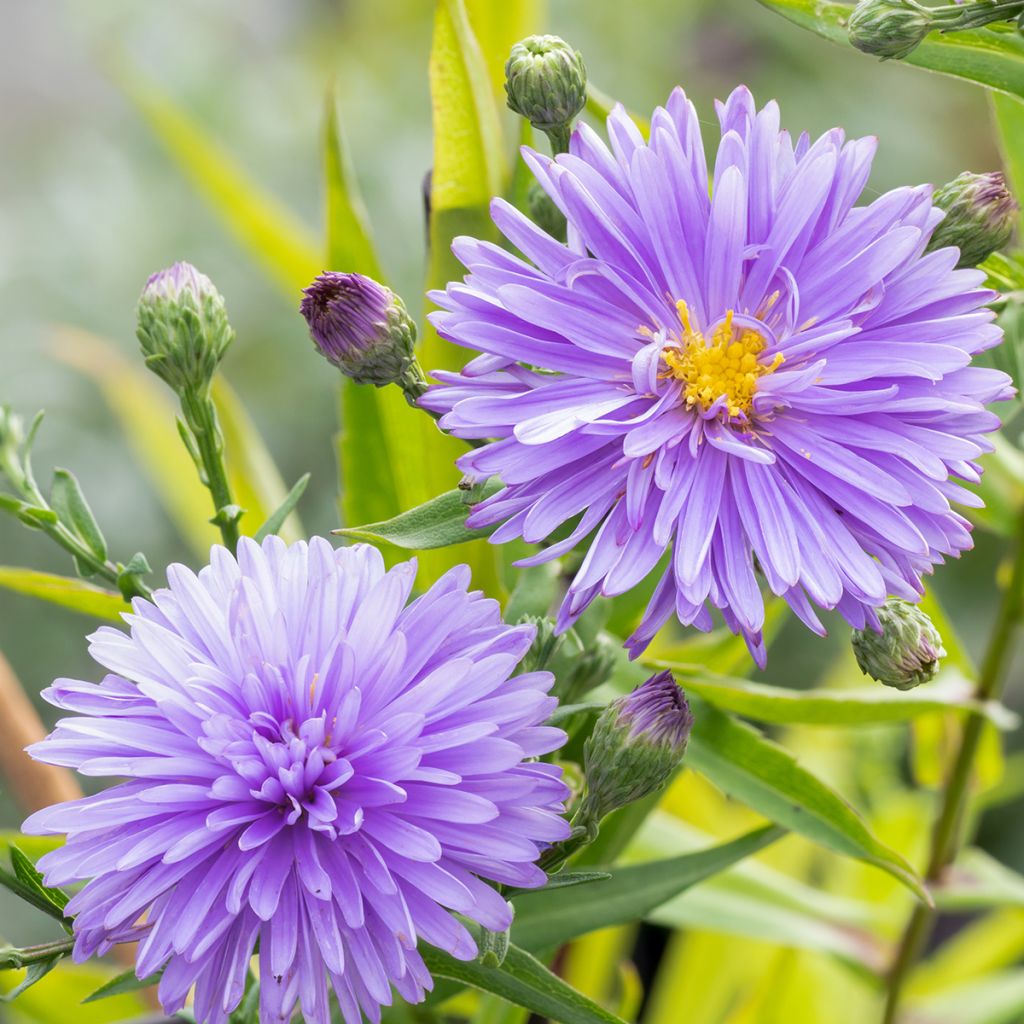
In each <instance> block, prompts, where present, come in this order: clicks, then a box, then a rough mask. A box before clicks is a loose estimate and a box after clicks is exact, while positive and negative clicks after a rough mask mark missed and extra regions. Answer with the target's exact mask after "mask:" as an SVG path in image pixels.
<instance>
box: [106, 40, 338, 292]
mask: <svg viewBox="0 0 1024 1024" xmlns="http://www.w3.org/2000/svg"><path fill="white" fill-rule="evenodd" d="M111 73H112V75H113V78H114V80H115V82H116V83H117V85H118V86H119V87H120V88H121V90H122V92H124V94H125V95H126V96H127V97H128V99H130V100H131V101H132V103H134V104H135V106H136V107H137V108H138V110H139V113H140V114H142V116H143V118H144V119H145V121H146V123H147V125H148V126H149V128H150V130H151V131H152V132H153V134H154V135H155V136H156V137H157V139H159V140H160V142H161V143H162V144H163V146H164V148H165V149H166V150H167V152H168V154H169V156H170V157H171V159H172V160H174V162H175V163H176V164H177V165H178V167H179V169H180V170H181V171H182V173H183V174H184V175H185V177H186V178H187V179H188V180H189V181H190V182H191V184H192V186H193V187H194V188H195V190H196V191H197V192H198V193H199V194H200V195H201V196H202V197H203V198H204V199H205V200H206V201H207V202H208V203H209V205H210V207H211V208H212V209H213V211H214V212H215V213H216V214H217V216H218V217H219V218H220V219H221V221H222V222H223V224H224V225H225V227H227V229H228V230H229V231H230V232H231V233H232V234H233V235H234V236H235V237H236V238H237V239H238V240H239V241H240V242H241V243H242V246H243V248H244V249H245V251H246V252H247V253H248V254H250V255H251V256H252V257H253V258H254V259H256V260H257V261H258V262H259V263H260V264H261V265H262V267H263V268H264V270H266V272H267V273H268V274H269V275H270V277H271V278H272V279H273V280H274V281H276V282H277V283H278V284H279V285H280V286H281V288H282V289H283V290H284V292H285V293H286V294H287V295H289V296H290V297H295V296H296V295H297V293H298V291H299V289H300V288H302V287H304V286H305V285H307V284H308V283H309V282H310V280H311V279H312V278H313V277H314V276H315V275H316V274H318V273H319V272H320V271H321V270H322V269H323V266H322V263H323V250H322V247H321V245H320V243H319V242H318V241H317V239H316V237H315V235H314V234H313V233H312V232H311V231H310V229H309V228H308V227H307V226H306V225H305V224H303V223H302V222H301V221H300V220H299V219H298V218H297V217H296V215H295V214H294V213H293V212H292V211H291V210H290V209H288V208H287V207H286V206H285V205H284V204H283V203H282V202H281V201H280V200H278V199H276V198H275V197H274V196H272V195H270V194H269V193H268V192H267V191H266V190H265V189H264V188H263V187H262V186H261V185H259V184H258V183H257V182H256V181H254V180H253V178H252V177H251V176H250V175H249V174H248V172H247V171H246V170H245V169H244V168H243V167H242V166H241V165H240V164H239V163H238V162H237V161H236V160H235V158H234V157H232V156H231V155H230V154H229V153H228V152H227V150H225V149H224V147H223V146H221V144H220V143H219V142H218V141H217V140H216V139H214V137H213V136H212V134H211V133H210V132H208V131H207V130H206V129H205V128H204V127H203V126H202V125H201V124H200V123H199V122H198V121H196V120H195V118H193V117H192V116H191V115H190V114H189V113H187V112H186V111H184V110H182V108H181V107H179V106H178V104H177V103H176V102H175V101H174V100H173V99H172V98H171V97H170V96H168V95H167V94H166V93H165V92H164V91H163V90H162V89H161V88H160V87H159V86H158V85H157V84H156V83H155V82H154V81H152V79H150V78H148V77H147V76H146V75H145V74H144V73H143V72H142V71H141V69H139V68H138V67H136V66H135V65H133V64H132V63H131V62H130V60H129V59H128V58H127V56H125V55H123V54H122V55H121V56H120V57H119V58H118V59H116V60H114V61H112V62H111Z"/></svg>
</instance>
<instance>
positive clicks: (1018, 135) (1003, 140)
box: [991, 93, 1024, 203]
mask: <svg viewBox="0 0 1024 1024" xmlns="http://www.w3.org/2000/svg"><path fill="white" fill-rule="evenodd" d="M991 99H992V112H993V114H994V115H995V120H996V127H997V128H998V129H999V143H1000V148H1001V149H1002V151H1003V160H1004V161H1005V163H1006V170H1007V172H1008V174H1009V178H1010V184H1011V185H1012V186H1013V191H1014V193H1015V194H1016V196H1017V202H1018V203H1020V202H1024V102H1022V101H1021V99H1019V98H1017V97H1014V96H1004V95H1001V94H1000V93H992V96H991Z"/></svg>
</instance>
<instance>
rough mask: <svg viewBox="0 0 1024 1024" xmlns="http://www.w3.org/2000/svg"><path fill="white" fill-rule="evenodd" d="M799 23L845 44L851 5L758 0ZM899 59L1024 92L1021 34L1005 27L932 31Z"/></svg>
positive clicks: (1011, 92) (1022, 94) (826, 1)
mask: <svg viewBox="0 0 1024 1024" xmlns="http://www.w3.org/2000/svg"><path fill="white" fill-rule="evenodd" d="M760 3H761V4H763V5H764V6H765V7H767V8H769V9H770V10H773V11H777V12H778V13H779V14H781V15H782V16H783V17H785V18H788V19H789V20H790V21H792V22H793V23H794V24H797V25H799V26H800V27H801V28H806V29H810V30H811V31H812V32H816V33H817V34H818V35H820V36H824V38H826V39H830V40H832V42H834V43H840V44H841V45H843V46H849V45H850V41H849V37H848V35H847V30H846V21H847V19H848V18H849V16H850V13H851V11H852V10H853V6H852V5H851V4H840V3H832V2H829V0H760ZM903 63H905V64H913V65H915V66H916V67H920V68H925V69H926V70H928V71H937V72H939V73H940V74H943V75H951V76H952V77H954V78H965V79H967V80H968V81H969V82H975V83H977V84H978V85H984V86H988V88H990V89H994V90H996V91H997V92H1002V93H1006V94H1008V95H1010V96H1019V97H1024V36H1022V35H1021V34H1020V33H1019V32H1017V31H1016V30H1015V29H1012V28H1010V26H1006V29H1005V30H1000V29H997V28H979V29H972V30H971V31H969V32H950V33H949V34H948V35H942V34H941V33H939V32H932V33H931V34H930V35H929V36H928V37H927V38H926V39H925V40H924V42H923V43H921V45H920V46H918V47H917V49H916V50H914V51H913V53H911V54H910V56H909V57H907V58H906V59H905V60H904V61H903Z"/></svg>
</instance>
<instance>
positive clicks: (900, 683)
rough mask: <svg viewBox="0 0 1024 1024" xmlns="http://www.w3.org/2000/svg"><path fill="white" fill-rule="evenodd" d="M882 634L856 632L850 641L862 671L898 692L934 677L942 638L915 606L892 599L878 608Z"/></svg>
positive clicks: (863, 630) (863, 631)
mask: <svg viewBox="0 0 1024 1024" xmlns="http://www.w3.org/2000/svg"><path fill="white" fill-rule="evenodd" d="M878 621H879V623H880V625H881V627H882V629H881V632H876V631H875V630H873V629H855V630H854V631H853V637H852V639H851V642H852V644H853V653H854V654H855V655H856V656H857V664H858V665H860V669H861V671H862V672H863V673H864V674H865V675H868V676H871V678H872V679H876V680H877V681H878V682H880V683H884V684H885V685H886V686H892V687H894V688H895V689H897V690H912V689H913V688H914V687H915V686H920V685H921V683H927V682H928V680H929V679H932V678H934V676H935V673H936V672H938V670H939V666H940V661H939V659H940V658H943V657H945V654H946V650H945V648H944V647H943V646H942V637H941V636H940V635H939V631H938V630H937V629H936V628H935V626H934V625H932V620H931V619H929V618H928V616H927V615H926V614H925V613H924V612H923V611H921V609H920V608H918V607H917V605H913V604H910V603H909V602H907V601H900V600H898V599H896V598H893V599H891V600H889V601H886V603H885V604H884V605H882V607H881V608H879V609H878Z"/></svg>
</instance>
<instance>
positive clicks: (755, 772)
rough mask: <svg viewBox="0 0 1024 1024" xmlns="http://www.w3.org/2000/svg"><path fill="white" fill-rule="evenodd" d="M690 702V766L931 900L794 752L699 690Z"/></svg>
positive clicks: (903, 863) (771, 815)
mask: <svg viewBox="0 0 1024 1024" xmlns="http://www.w3.org/2000/svg"><path fill="white" fill-rule="evenodd" d="M690 705H691V708H692V709H693V714H694V727H693V732H692V733H691V734H690V743H689V746H688V748H687V753H686V763H687V765H688V766H689V767H691V768H693V769H695V770H696V771H699V772H700V773H701V774H702V775H705V776H707V778H708V779H710V780H711V781H712V782H713V783H714V784H715V785H716V786H718V788H719V789H721V790H722V791H723V792H724V793H726V794H727V795H728V796H731V797H734V798H735V799H737V800H741V801H742V802H743V803H745V804H747V806H749V807H751V808H753V809H754V810H755V811H758V812H759V813H761V814H763V815H765V817H767V818H771V819H772V820H773V821H775V822H777V823H778V824H780V825H782V826H784V827H786V828H789V829H791V830H792V831H794V832H800V833H801V834H802V835H805V836H807V837H808V838H810V839H813V840H814V841H815V842H818V843H821V844H822V845H823V846H826V847H828V848H829V849H831V850H835V851H836V852H837V853H842V854H845V855H847V856H849V857H856V858H858V859H860V860H864V861H867V862H868V863H869V864H874V865H875V866H876V867H879V868H882V870H884V871H888V872H889V874H891V875H893V876H894V877H895V878H897V879H899V880H900V881H901V882H903V884H904V885H906V886H907V887H908V888H909V889H910V890H911V891H912V892H914V893H915V894H916V895H917V896H918V897H919V898H921V899H922V900H925V901H928V902H930V900H931V898H930V896H929V895H928V891H927V890H926V889H925V887H924V883H923V882H922V881H921V879H920V878H919V877H918V875H917V874H916V873H915V871H914V869H913V868H912V867H911V866H910V865H909V864H908V863H907V862H906V861H905V860H904V859H903V857H901V856H900V855H899V854H898V853H897V852H896V851H895V850H891V849H889V847H887V846H885V845H884V844H883V843H882V842H880V841H879V840H878V839H877V838H876V837H875V836H874V835H872V833H871V831H870V829H869V828H868V827H867V825H866V824H865V823H864V821H863V820H862V819H861V817H860V816H859V815H858V814H857V812H856V811H855V810H854V809H853V808H852V807H851V806H850V805H849V804H848V803H847V802H846V801H845V800H844V799H843V798H842V797H841V796H840V795H839V794H838V793H836V792H835V790H833V789H832V788H831V787H829V786H827V785H826V784H825V783H824V782H822V781H821V780H820V779H819V778H817V777H816V776H815V775H813V774H812V773H811V772H809V771H808V770H807V769H806V768H803V767H802V766H801V765H799V764H798V763H797V761H796V759H795V758H794V757H793V755H792V754H790V753H789V751H787V750H785V749H784V748H783V747H780V746H779V745H778V744H777V743H773V742H772V741H771V740H768V739H766V738H765V737H764V736H762V735H761V734H760V733H759V732H758V731H757V730H756V729H754V728H752V727H751V726H748V725H744V724H743V723H741V722H738V721H737V720H736V719H734V718H731V717H730V716H729V715H727V714H725V713H724V712H722V711H719V710H718V709H717V708H715V707H713V706H712V705H711V704H708V703H707V702H706V701H704V700H702V699H701V698H699V697H697V696H696V695H695V696H694V697H693V699H692V700H691V702H690Z"/></svg>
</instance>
